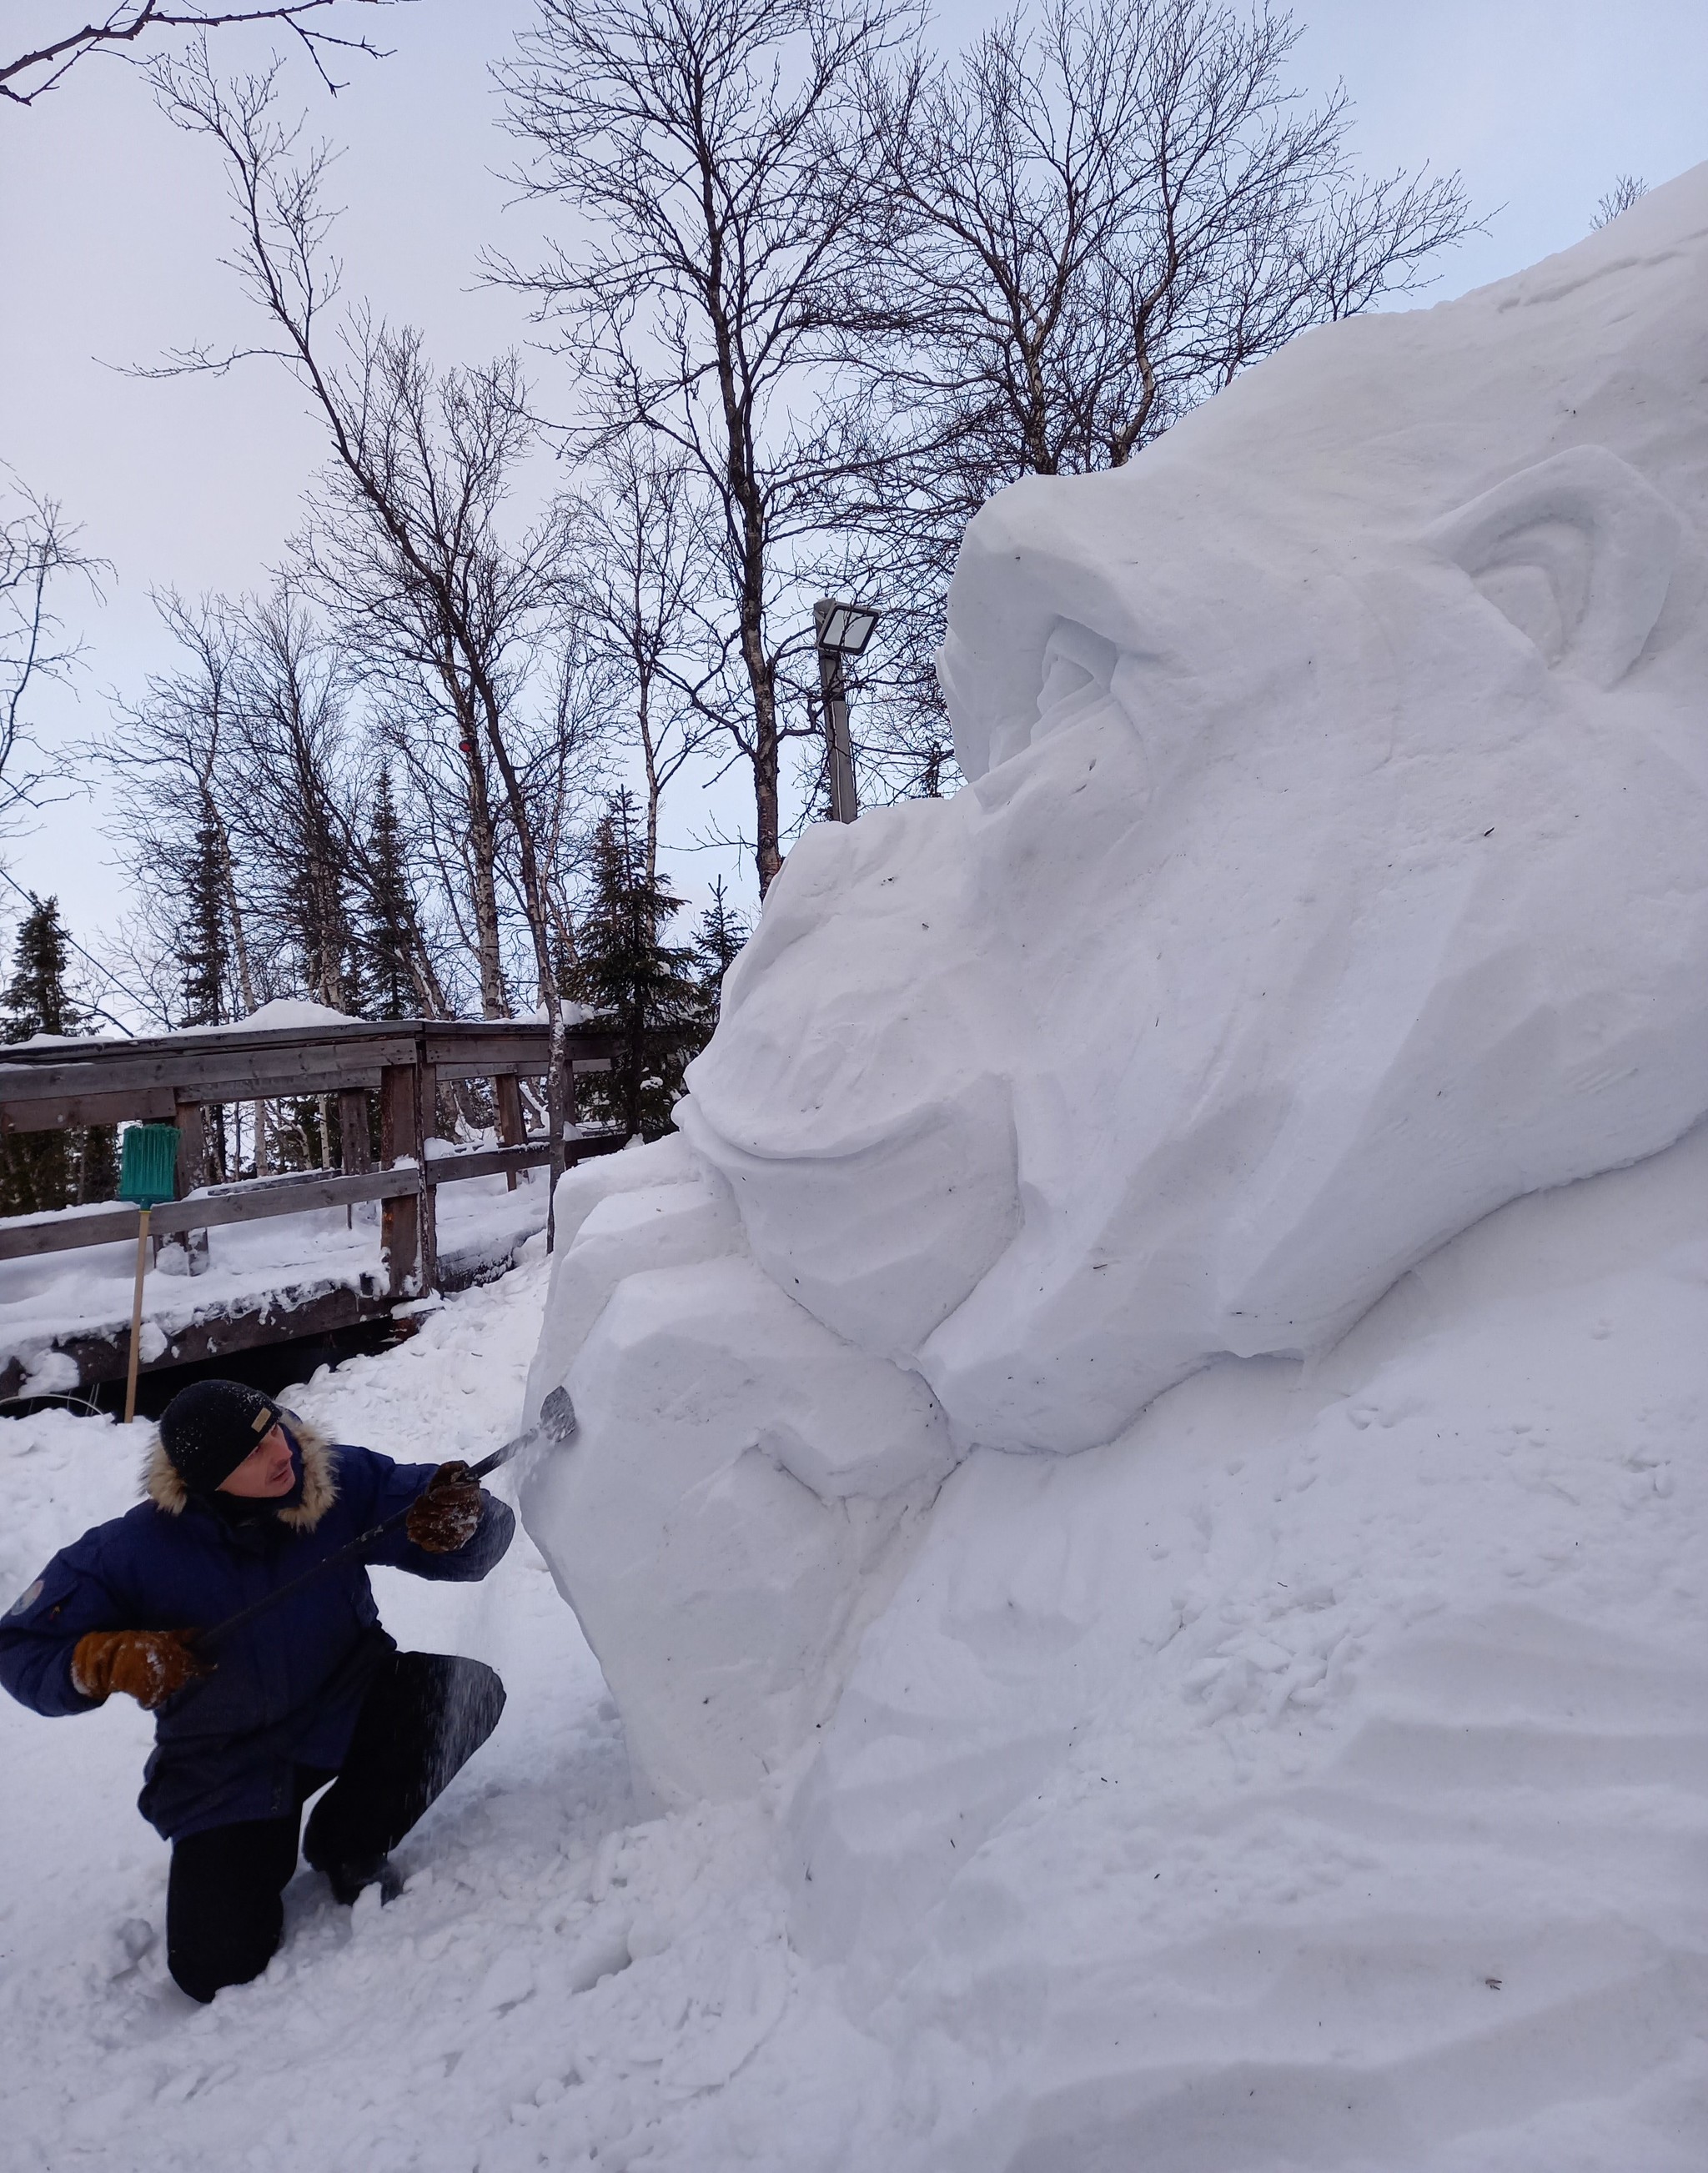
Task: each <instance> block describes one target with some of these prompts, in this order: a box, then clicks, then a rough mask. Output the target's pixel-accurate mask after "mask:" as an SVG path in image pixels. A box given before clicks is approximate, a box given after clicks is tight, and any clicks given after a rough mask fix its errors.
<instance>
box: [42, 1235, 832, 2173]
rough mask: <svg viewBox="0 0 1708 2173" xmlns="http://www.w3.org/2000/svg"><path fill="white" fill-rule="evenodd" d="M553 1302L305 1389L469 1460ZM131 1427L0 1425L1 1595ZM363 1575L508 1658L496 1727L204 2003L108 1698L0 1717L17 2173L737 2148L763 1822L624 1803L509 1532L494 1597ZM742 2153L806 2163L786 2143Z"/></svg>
mask: <svg viewBox="0 0 1708 2173" xmlns="http://www.w3.org/2000/svg"><path fill="white" fill-rule="evenodd" d="M542 1295H543V1264H538V1263H536V1264H529V1265H527V1266H524V1267H523V1268H522V1269H519V1270H516V1272H514V1273H513V1274H511V1275H509V1276H507V1277H505V1279H504V1280H503V1281H501V1282H500V1283H497V1284H495V1285H492V1286H488V1287H486V1288H483V1289H478V1290H474V1291H468V1293H466V1294H464V1295H462V1296H461V1297H456V1298H453V1299H451V1300H450V1301H448V1302H446V1304H445V1305H444V1306H443V1307H442V1308H441V1309H440V1310H439V1311H437V1312H436V1313H433V1314H431V1315H430V1316H429V1317H428V1318H427V1319H426V1320H425V1321H424V1325H423V1328H422V1330H421V1332H420V1334H419V1335H418V1336H417V1337H415V1338H414V1339H413V1340H412V1341H411V1342H409V1343H408V1345H404V1346H403V1347H401V1348H400V1349H398V1350H397V1351H392V1352H389V1353H387V1354H386V1356H384V1357H382V1358H378V1359H371V1360H370V1359H360V1360H357V1361H353V1362H352V1363H351V1364H349V1365H348V1366H345V1367H342V1368H340V1370H339V1371H338V1373H337V1374H336V1375H328V1374H325V1373H323V1374H322V1377H321V1378H319V1379H318V1381H317V1382H316V1383H315V1384H314V1385H313V1386H311V1387H310V1388H305V1389H304V1390H302V1391H301V1392H300V1394H299V1395H298V1396H297V1398H296V1400H297V1402H298V1403H299V1405H300V1407H301V1408H302V1409H303V1410H305V1412H307V1413H309V1414H311V1415H312V1416H313V1417H314V1418H315V1419H316V1421H318V1422H319V1423H320V1424H322V1426H326V1427H327V1428H328V1429H329V1430H330V1431H331V1432H332V1433H333V1434H334V1435H335V1436H338V1437H343V1438H346V1439H350V1440H356V1441H360V1442H365V1443H367V1444H370V1445H371V1446H372V1447H375V1448H380V1449H383V1450H385V1451H386V1452H387V1453H391V1454H393V1455H396V1456H398V1457H400V1458H439V1457H444V1456H451V1455H459V1454H460V1455H465V1456H468V1457H469V1458H474V1457H477V1456H478V1455H481V1454H483V1453H485V1452H486V1450H488V1449H489V1448H493V1447H495V1446H496V1445H497V1444H498V1442H500V1441H502V1440H503V1439H504V1438H505V1437H506V1435H507V1434H508V1433H509V1432H511V1431H512V1430H513V1427H514V1425H515V1422H516V1418H517V1415H518V1414H519V1412H520V1410H521V1405H522V1380H523V1377H524V1374H525V1372H526V1370H527V1361H528V1360H529V1358H530V1357H531V1356H532V1351H533V1347H534V1344H535V1342H536V1340H537V1339H538V1333H539V1318H540V1307H541V1301H542ZM148 1433H149V1428H147V1427H145V1426H143V1425H142V1424H141V1423H140V1422H139V1423H138V1425H137V1426H134V1427H133V1428H132V1429H130V1430H129V1432H128V1433H127V1431H126V1429H124V1428H123V1427H122V1426H117V1425H116V1424H115V1423H114V1422H113V1421H111V1420H106V1419H84V1418H73V1417H72V1416H70V1415H68V1414H65V1413H62V1412H54V1411H48V1412H43V1413H41V1414H40V1415H36V1416H35V1417H32V1418H28V1419H19V1420H12V1421H0V1585H3V1586H6V1587H8V1588H9V1587H21V1586H22V1585H23V1584H24V1583H26V1582H27V1581H28V1579H29V1578H30V1577H31V1576H33V1575H34V1574H35V1570H36V1569H37V1568H39V1567H40V1566H41V1562H42V1561H44V1560H45V1559H46V1556H48V1555H49V1554H50V1553H51V1551H52V1550H53V1549H54V1548H55V1547H56V1546H57V1545H61V1544H62V1543H63V1542H64V1541H65V1540H66V1539H69V1538H71V1537H73V1536H74V1535H75V1534H76V1533H77V1532H78V1531H79V1530H81V1529H83V1528H84V1526H85V1525H86V1524H88V1523H92V1522H94V1521H95V1520H97V1519H99V1518H103V1517H106V1516H111V1515H114V1514H116V1513H118V1512H120V1511H122V1510H123V1509H124V1508H126V1507H128V1506H129V1505H130V1503H131V1502H132V1501H133V1500H134V1499H135V1496H136V1492H137V1474H138V1464H139V1459H140V1457H141V1454H142V1448H143V1441H144V1439H145V1438H146V1437H147V1435H148ZM500 1483H501V1482H500ZM376 1584H378V1585H379V1586H380V1587H381V1604H382V1607H383V1609H384V1612H385V1617H386V1621H387V1623H388V1625H389V1626H390V1627H391V1629H392V1631H393V1633H394V1634H395V1635H396V1636H398V1637H399V1639H400V1640H401V1641H402V1642H404V1643H405V1644H407V1645H413V1646H416V1647H424V1648H428V1649H443V1650H454V1651H458V1652H464V1653H473V1654H476V1655H478V1657H479V1658H483V1659H485V1660H488V1661H489V1662H491V1663H492V1664H493V1665H495V1667H497V1668H498V1669H500V1672H501V1673H502V1674H503V1675H504V1678H505V1682H506V1684H507V1685H508V1688H509V1691H510V1703H509V1706H508V1708H507V1710H506V1712H505V1717H504V1719H503V1721H502V1722H501V1723H500V1728H499V1731H498V1734H496V1736H495V1738H494V1739H493V1740H492V1742H491V1743H490V1744H488V1745H487V1746H486V1748H485V1749H484V1750H483V1751H482V1753H481V1754H480V1755H479V1756H478V1758H477V1759H476V1760H475V1761H473V1764H472V1765H471V1766H469V1767H468V1769H467V1770H466V1771H464V1772H463V1773H462V1775H461V1776H459V1777H458V1779H457V1782H455V1783H454V1784H453V1785H452V1787H451V1789H450V1790H449V1791H448V1792H447V1793H446V1796H445V1798H443V1799H441V1803H440V1804H438V1805H436V1806H435V1809H434V1810H433V1811H432V1812H431V1813H430V1814H429V1816H428V1818H427V1819H426V1820H424V1822H423V1824H422V1825H421V1826H420V1827H419V1829H418V1830H417V1832H416V1833H415V1835H414V1836H412V1837H411V1839H410V1840H409V1841H407V1842H406V1843H405V1844H404V1847H403V1850H402V1851H400V1862H401V1863H403V1865H404V1867H405V1868H406V1869H407V1870H408V1872H409V1874H410V1877H409V1883H408V1888H407V1890H406V1891H405V1892H404V1894H403V1896H402V1897H401V1898H400V1899H399V1900H398V1901H397V1902H396V1903H395V1904H393V1905H392V1906H391V1907H390V1908H388V1909H386V1910H385V1911H380V1909H379V1908H378V1906H377V1903H376V1901H372V1900H370V1901H365V1902H364V1904H363V1905H362V1906H360V1907H359V1908H358V1910H357V1911H355V1913H354V1917H351V1916H350V1915H349V1913H347V1912H345V1911H342V1910H340V1909H339V1908H338V1906H336V1905H335V1904H334V1903H333V1902H332V1901H331V1900H330V1898H329V1897H328V1895H327V1892H326V1890H325V1888H324V1886H323V1885H322V1882H321V1881H320V1880H319V1879H317V1878H316V1876H315V1875H314V1874H311V1873H308V1872H306V1871H305V1872H302V1873H301V1874H299V1877H298V1879H297V1881H296V1884H295V1886H294V1887H293V1888H292V1890H290V1893H289V1896H288V1898H287V1908H288V1912H289V1916H288V1922H289V1932H288V1938H287V1941H286V1944H285V1946H284V1950H283V1951H282V1952H281V1954H280V1955H278V1958H277V1959H276V1960H275V1961H274V1963H273V1966H272V1968H271V1969H270V1970H269V1971H268V1976H267V1977H266V1978H265V1980H263V1981H262V1982H260V1983H257V1984H256V1985H254V1986H251V1987H245V1988H243V1989H242V1990H241V1991H237V1992H227V1993H224V1994H223V1995H222V1996H221V1997H220V1998H219V2001H218V2002H217V2003H215V2005H214V2008H213V2009H209V2010H208V2011H205V2012H203V2011H202V2010H198V2009H196V2008H195V2007H194V2006H193V2005H192V2003H190V2002H189V2001H188V2000H187V1999H186V1998H184V1997H183V1995H182V1994H181V1993H180V1992H178V1991H177V1990H176V1987H174V1986H173V1985H172V1984H171V1982H170V1979H169V1978H167V1976H166V1975H165V1965H164V1956H163V1947H162V1933H163V1924H164V1910H165V1873H166V1861H167V1852H166V1849H165V1845H164V1844H163V1843H162V1842H160V1841H159V1840H158V1839H157V1838H156V1837H155V1836H154V1834H153V1832H152V1831H150V1830H149V1828H148V1827H147V1826H145V1825H143V1822H142V1820H141V1819H140V1818H139V1817H138V1814H137V1813H136V1811H135V1809H133V1804H134V1799H135V1795H136V1791H137V1788H138V1785H139V1782H140V1772H141V1766H142V1761H143V1757H144V1755H146V1748H147V1744H148V1741H149V1734H150V1732H151V1728H150V1723H149V1720H148V1719H147V1717H146V1716H144V1715H143V1714H142V1713H141V1712H138V1711H137V1710H136V1709H135V1708H134V1707H132V1706H130V1705H129V1703H128V1702H127V1701H125V1700H122V1699H116V1700H114V1701H112V1703H111V1705H110V1706H109V1707H104V1708H103V1709H102V1710H101V1711H100V1712H99V1713H96V1714H94V1715H91V1716H89V1717H87V1718H85V1719H80V1720H78V1721H74V1722H73V1721H67V1722H60V1723H49V1722H46V1721H43V1720H40V1719H38V1718H36V1717H35V1716H34V1715H32V1714H30V1713H29V1712H25V1711H24V1709H23V1708H22V1707H18V1706H14V1705H13V1704H12V1703H11V1702H10V1701H4V1702H3V1705H0V1827H3V1831H4V1833H5V1836H6V1847H5V1851H4V1854H3V1860H0V2041H3V2044H4V2046H5V2061H4V2068H5V2079H4V2082H3V2084H0V2097H3V2100H4V2111H3V2114H0V2166H3V2167H4V2168H5V2169H6V2173H14V2169H20V2170H21V2169H24V2168H29V2169H30V2173H35V2169H38V2168H41V2169H51V2173H62V2169H65V2168H68V2167H73V2166H78V2165H89V2166H99V2167H101V2168H103V2169H121V2168H128V2167H135V2168H138V2169H139V2173H142V2170H143V2169H146V2173H155V2169H159V2173H165V2169H167V2168H173V2169H177V2170H178V2173H203V2169H205V2173H232V2169H235V2168H240V2167H241V2168H245V2169H254V2173H266V2169H271V2168H277V2169H279V2173H284V2169H291V2173H296V2169H300V2168H303V2167H309V2166H313V2167H316V2168H322V2169H327V2173H332V2169H340V2168H344V2167H351V2168H354V2167H361V2168H362V2169H364V2173H393V2169H397V2173H401V2169H403V2168H406V2167H407V2168H410V2169H415V2168H419V2169H422V2173H474V2169H475V2168H477V2167H478V2168H480V2169H482V2173H512V2169H518V2168H522V2167H528V2168H532V2167H534V2166H536V2165H551V2166H552V2167H554V2168H568V2167H571V2166H576V2165H581V2164H582V2163H583V2162H584V2160H585V2158H586V2154H588V2153H589V2152H592V2151H597V2158H596V2159H594V2160H592V2162H593V2163H597V2165H598V2166H599V2167H600V2168H601V2169H602V2173H603V2169H605V2168H608V2167H620V2166H624V2165H630V2164H635V2165H639V2164H642V2163H648V2164H650V2163H660V2162H667V2161H666V2160H659V2159H658V2158H657V2156H656V2150H657V2149H660V2148H662V2149H666V2150H667V2151H668V2152H672V2153H673V2157H672V2158H671V2159H670V2160H669V2161H668V2162H674V2163H676V2164H678V2165H684V2166H685V2165H696V2164H697V2165H710V2164H716V2163H721V2162H727V2163H731V2164H735V2163H742V2162H745V2154H744V2153H743V2151H742V2150H741V2149H738V2148H731V2149H728V2150H727V2152H726V2150H725V2149H724V2146H723V2145H722V2143H718V2144H716V2145H709V2144H705V2143H703V2140H702V2138H705V2136H706V2135H707V2134H708V2133H709V2132H710V2131H708V2129H707V2128H706V2127H705V2107H706V2106H707V2105H708V2102H709V2101H713V2102H715V2101H716V2098H717V2096H718V2094H719V2091H720V2088H721V2086H722V2084H725V2083H726V2082H727V2079H728V2078H729V2077H730V2075H731V2074H732V2073H733V2072H734V2071H735V2070H736V2069H737V2068H739V2067H740V2066H741V2064H742V2063H743V2062H744V2061H746V2060H747V2059H748V2058H749V2057H750V2055H751V2054H752V2053H753V2052H754V2048H755V2046H757V2045H759V2043H760V2042H761V2041H762V2040H763V2039H765V2037H766V2036H768V2035H769V2034H770V2032H772V2031H773V2030H775V2028H776V2025H777V2024H778V2021H779V2019H780V2018H781V2015H782V2014H783V2011H784V2009H785V2007H786V2005H787V2004H788V2003H789V2002H790V2000H791V1997H792V1982H793V1978H794V1976H795V1974H796V1971H797V1967H798V1965H796V1964H794V1963H793V1962H792V1960H791V1958H790V1956H789V1953H788V1949H787V1948H786V1944H785V1941H784V1938H783V1934H782V1897H781V1890H780V1889H779V1888H778V1887H777V1886H776V1885H775V1884H774V1883H773V1882H772V1881H771V1879H770V1876H769V1874H768V1872H767V1870H766V1868H765V1864H766V1847H767V1835H768V1823H767V1820H766V1818H765V1814H763V1813H762V1812H759V1811H757V1810H750V1811H743V1812H716V1813H714V1812H710V1811H707V1812H704V1813H695V1814H689V1815H685V1816H682V1817H678V1818H676V1819H673V1820H668V1821H663V1822H657V1823H653V1824H649V1825H634V1824H632V1823H631V1821H632V1819H633V1812H632V1809H631V1805H630V1795H629V1784H628V1776H627V1766H626V1761H625V1759H624V1752H623V1745H622V1741H621V1737H620V1731H619V1726H618V1723H617V1721H616V1717H615V1713H614V1710H613V1707H612V1705H611V1703H610V1701H609V1700H608V1697H607V1696H606V1695H605V1689H604V1685H603V1680H602V1679H601V1677H600V1674H599V1670H598V1668H597V1664H596V1663H595V1662H594V1661H593V1659H592V1655H591V1654H590V1653H588V1651H587V1648H586V1645H585V1644H584V1643H583V1642H582V1640H581V1636H580V1634H579V1632H578V1631H577V1629H576V1621H575V1617H574V1616H573V1615H571V1614H570V1611H569V1610H568V1609H567V1608H566V1607H565V1606H564V1604H562V1602H561V1601H560V1600H559V1598H558V1596H557V1594H556V1593H555V1592H554V1590H553V1588H552V1585H551V1580H550V1578H549V1576H548V1575H547V1574H546V1572H545V1569H544V1565H543V1562H542V1561H541V1560H540V1557H539V1556H538V1553H537V1552H536V1551H535V1550H534V1549H533V1548H532V1545H529V1543H528V1542H527V1539H526V1538H525V1537H522V1536H521V1535H518V1538H517V1540H516V1545H515V1546H514V1548H513V1549H512V1550H511V1554H510V1555H509V1556H508V1557H507V1558H506V1560H505V1562H504V1563H503V1564H502V1565H501V1566H500V1569H499V1570H498V1571H497V1572H495V1574H494V1576H493V1577H490V1578H489V1580H488V1581H487V1582H486V1583H484V1584H481V1585H478V1586H473V1587H470V1588H466V1589H465V1588H460V1587H456V1586H427V1585H424V1584H420V1583H417V1582H415V1581H414V1580H413V1579H410V1578H408V1577H403V1576H402V1575H401V1574H397V1573H394V1572H378V1573H377V1574H376ZM843 2035H844V2036H847V2037H849V2038H850V2039H851V2033H849V2032H847V2031H846V2027H845V2028H844V2030H843ZM842 2064H843V2063H842V2062H840V2061H833V2062H830V2068H831V2079H830V2080H828V2081H827V2082H826V2083H825V2084H824V2085H823V2086H820V2085H819V2084H814V2091H813V2095H814V2098H815V2100H817V2101H818V2102H819V2103H822V2102H823V2101H824V2100H825V2099H826V2098H830V2099H833V2100H834V2099H835V2098H836V2097H838V2096H839V2095H840V2094H841V2092H842V2091H843V2089H846V2088H851V2087H852V2086H853V2085H854V2084H855V2083H856V2082H857V2073H856V2072H855V2071H854V2070H852V2069H850V2070H849V2072H848V2074H847V2077H846V2084H845V2083H842V2082H839V2081H837V2080H835V2071H836V2069H837V2068H838V2067H839V2066H840V2065H842ZM762 2124H763V2123H762ZM715 2126H716V2122H714V2127H715ZM671 2136H675V2137H676V2138H677V2140H676V2141H675V2142H674V2143H671V2142H669V2141H668V2138H670V2137H671ZM708 2148H709V2149H711V2155H710V2156H707V2155H705V2149H708ZM758 2162H760V2163H770V2164H774V2165H777V2166H779V2167H781V2166H783V2165H789V2164H792V2163H795V2162H798V2161H797V2160H794V2159H793V2158H792V2155H791V2148H790V2144H789V2139H788V2138H787V2137H786V2135H773V2136H771V2137H770V2138H769V2140H768V2142H767V2146H766V2149H765V2151H763V2152H762V2153H761V2154H760V2156H759V2160H758Z"/></svg>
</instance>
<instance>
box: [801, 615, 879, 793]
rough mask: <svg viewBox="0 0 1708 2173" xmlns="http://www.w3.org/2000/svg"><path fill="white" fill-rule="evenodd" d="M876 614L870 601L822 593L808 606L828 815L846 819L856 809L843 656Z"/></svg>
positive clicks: (864, 637)
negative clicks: (815, 656) (815, 652)
mask: <svg viewBox="0 0 1708 2173" xmlns="http://www.w3.org/2000/svg"><path fill="white" fill-rule="evenodd" d="M877 624H878V612H877V611H876V610H875V609H874V608H873V606H872V605H870V604H843V603H837V602H835V601H834V600H833V599H832V598H831V597H830V596H824V597H821V598H820V599H819V601H818V602H817V603H816V604H814V605H813V639H814V640H815V641H816V643H817V644H818V650H819V692H820V693H821V694H822V695H823V697H824V744H825V755H826V758H827V762H828V765H829V768H830V820H831V821H832V822H852V821H853V820H854V818H855V817H856V816H857V814H858V813H859V812H860V804H859V801H858V799H857V795H856V794H855V790H854V743H853V741H851V739H850V738H849V736H848V684H847V681H846V678H845V677H843V672H842V666H843V663H844V661H845V660H846V658H848V657H850V656H858V655H861V654H862V651H863V650H864V649H865V647H866V644H867V643H868V641H870V640H871V639H872V633H873V628H874V627H876V625H877Z"/></svg>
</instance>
